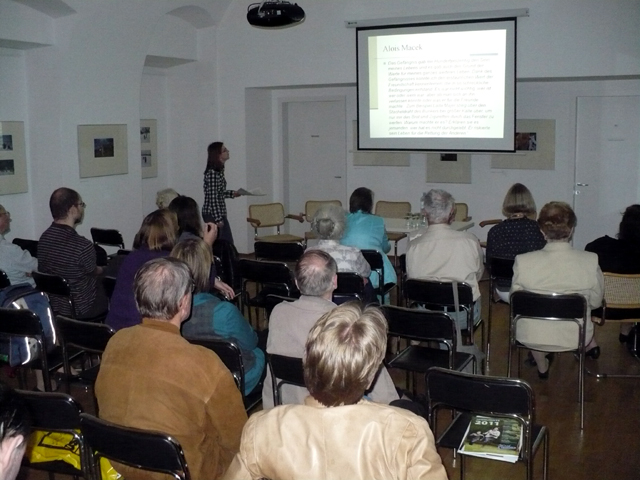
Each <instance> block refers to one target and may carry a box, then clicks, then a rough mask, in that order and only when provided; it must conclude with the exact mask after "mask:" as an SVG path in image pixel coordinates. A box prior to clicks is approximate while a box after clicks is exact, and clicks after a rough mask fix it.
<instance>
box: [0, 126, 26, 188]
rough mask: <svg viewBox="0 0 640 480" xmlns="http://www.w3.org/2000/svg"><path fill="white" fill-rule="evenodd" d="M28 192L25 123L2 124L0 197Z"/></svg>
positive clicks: (0, 130) (0, 139) (0, 128)
mask: <svg viewBox="0 0 640 480" xmlns="http://www.w3.org/2000/svg"><path fill="white" fill-rule="evenodd" d="M28 190H29V186H28V183H27V160H26V154H25V144H24V122H0V195H8V194H12V193H24V192H26V191H28Z"/></svg>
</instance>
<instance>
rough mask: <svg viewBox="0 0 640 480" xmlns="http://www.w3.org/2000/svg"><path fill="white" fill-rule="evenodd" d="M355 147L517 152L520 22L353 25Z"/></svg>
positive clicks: (511, 20) (509, 20)
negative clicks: (518, 24)
mask: <svg viewBox="0 0 640 480" xmlns="http://www.w3.org/2000/svg"><path fill="white" fill-rule="evenodd" d="M356 48H357V62H358V66H357V68H358V149H359V150H412V151H438V152H443V151H456V152H465V151H473V152H513V151H515V149H514V137H515V80H516V19H515V18H501V19H492V20H481V21H476V20H474V21H463V22H442V23H428V24H412V25H392V26H383V27H363V28H357V29H356Z"/></svg>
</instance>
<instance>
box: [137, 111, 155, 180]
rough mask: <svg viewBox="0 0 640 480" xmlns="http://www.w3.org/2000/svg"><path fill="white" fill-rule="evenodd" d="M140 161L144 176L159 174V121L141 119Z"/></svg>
mask: <svg viewBox="0 0 640 480" xmlns="http://www.w3.org/2000/svg"><path fill="white" fill-rule="evenodd" d="M140 161H141V171H142V178H152V177H157V176H158V121H157V120H155V119H142V120H140Z"/></svg>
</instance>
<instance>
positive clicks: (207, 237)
mask: <svg viewBox="0 0 640 480" xmlns="http://www.w3.org/2000/svg"><path fill="white" fill-rule="evenodd" d="M169 210H171V211H172V212H174V213H175V214H176V216H177V217H178V242H181V241H182V240H185V239H187V238H202V239H203V240H204V241H205V242H206V243H207V245H209V248H210V249H211V248H212V247H213V243H214V242H215V240H216V237H217V236H218V226H217V225H216V224H215V223H211V222H208V223H206V224H205V225H204V228H203V226H202V220H201V219H200V209H199V208H198V204H197V203H196V201H195V200H194V199H193V198H191V197H185V196H184V195H179V196H177V197H176V198H174V199H173V200H172V201H171V203H170V204H169ZM210 285H211V286H213V288H215V289H216V290H218V291H219V292H220V293H222V294H223V295H224V296H225V297H226V298H233V297H234V295H235V293H234V291H233V288H231V287H230V286H229V285H227V284H226V283H224V282H223V281H222V280H220V279H218V278H216V269H215V266H212V268H211V283H210ZM207 291H209V289H207Z"/></svg>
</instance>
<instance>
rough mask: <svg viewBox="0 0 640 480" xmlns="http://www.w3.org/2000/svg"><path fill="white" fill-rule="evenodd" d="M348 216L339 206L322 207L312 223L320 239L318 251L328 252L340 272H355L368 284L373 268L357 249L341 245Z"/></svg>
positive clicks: (316, 247) (327, 205)
mask: <svg viewBox="0 0 640 480" xmlns="http://www.w3.org/2000/svg"><path fill="white" fill-rule="evenodd" d="M345 226H346V216H345V213H344V210H343V209H342V208H340V207H338V206H337V205H329V204H326V205H322V206H321V207H320V208H318V210H317V211H316V214H315V215H314V216H313V220H312V221H311V229H312V230H313V232H314V233H315V234H316V235H317V236H318V237H319V238H320V241H319V242H318V245H317V246H315V247H311V248H310V249H309V250H312V249H316V250H322V251H324V252H327V253H328V254H329V255H331V256H332V257H333V258H334V260H335V261H336V263H337V264H338V272H354V273H357V274H358V275H360V276H361V277H362V278H363V279H364V280H365V283H368V279H369V275H371V267H370V266H369V263H367V261H366V260H365V258H364V257H363V256H362V252H361V251H360V250H359V249H357V248H355V247H348V246H346V245H340V239H341V238H342V235H343V234H344V229H345Z"/></svg>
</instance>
